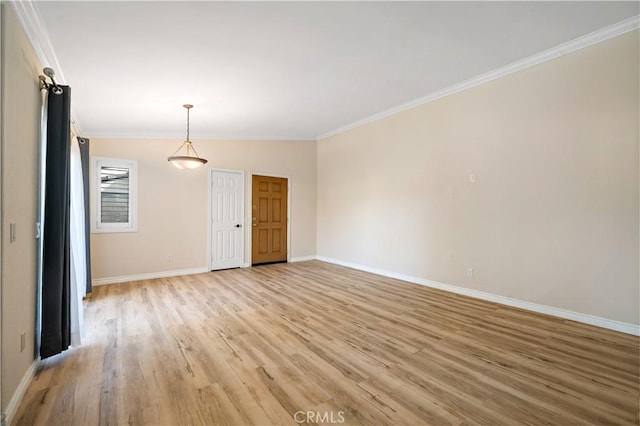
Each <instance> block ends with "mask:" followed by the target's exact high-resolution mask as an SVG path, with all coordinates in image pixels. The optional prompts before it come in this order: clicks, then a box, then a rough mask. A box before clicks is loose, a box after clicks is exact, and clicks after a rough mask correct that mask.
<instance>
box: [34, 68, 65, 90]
mask: <svg viewBox="0 0 640 426" xmlns="http://www.w3.org/2000/svg"><path fill="white" fill-rule="evenodd" d="M42 72H43V73H44V74H45V75H46V76H47V77H49V78H50V79H51V83H47V77H45V75H41V76H39V77H38V78H39V79H40V90H42V89H45V90H49V89H51V88H53V89H51V91H52V92H53V93H54V94H55V95H61V94H62V88H61V87H60V86H58V83H56V81H55V80H54V78H53V76H54V75H55V74H56V73H55V72H54V71H53V69H51V68H49V67H45V68H43V69H42Z"/></svg>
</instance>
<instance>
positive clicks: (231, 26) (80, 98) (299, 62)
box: [36, 1, 639, 140]
mask: <svg viewBox="0 0 640 426" xmlns="http://www.w3.org/2000/svg"><path fill="white" fill-rule="evenodd" d="M36 10H37V12H39V14H40V15H41V18H42V22H43V23H44V28H45V30H46V32H47V33H48V37H49V39H50V42H51V46H52V47H53V51H54V52H55V55H56V56H57V60H58V63H59V65H58V66H59V67H60V69H59V70H57V71H58V74H59V75H62V76H63V78H64V79H65V81H64V83H66V84H69V85H70V86H71V87H72V104H73V107H72V111H73V115H74V118H75V120H76V122H77V123H78V126H79V128H80V130H81V131H82V133H83V134H84V135H86V136H88V137H101V136H102V137H117V136H123V137H171V138H173V137H179V138H182V137H184V135H185V120H186V118H185V110H184V109H183V108H182V104H184V103H192V104H194V105H195V108H194V109H193V110H192V111H191V136H192V138H193V139H195V140H197V139H198V138H259V139H315V138H316V137H317V136H318V135H322V134H325V133H327V132H331V131H333V130H335V129H337V128H339V127H341V126H344V125H348V124H349V123H352V122H355V121H358V120H362V119H364V118H366V117H368V116H371V115H374V114H377V113H380V112H381V111H384V110H387V109H390V108H393V107H395V106H397V105H400V104H403V103H406V102H409V101H411V100H413V99H416V98H420V97H423V96H426V95H429V94H430V93H433V92H436V91H438V90H441V89H443V88H445V87H448V86H451V85H454V84H456V83H459V82H461V81H463V80H466V79H469V78H472V77H474V76H476V75H479V74H481V73H484V72H487V71H490V70H493V69H496V68H499V67H501V66H504V65H506V64H509V63H511V62H514V61H517V60H520V59H523V58H526V57H528V56H531V55H533V54H535V53H538V52H541V51H544V50H546V49H549V48H551V47H554V46H556V45H559V44H561V43H564V42H567V41H569V40H572V39H575V38H577V37H580V36H582V35H585V34H588V33H590V32H593V31H595V30H598V29H601V28H603V27H606V26H608V25H611V24H614V23H617V22H620V21H622V20H624V19H626V18H629V17H632V16H634V15H638V13H639V12H638V3H637V2H624V3H618V2H155V1H147V2H122V1H111V2H88V1H82V2H38V3H36Z"/></svg>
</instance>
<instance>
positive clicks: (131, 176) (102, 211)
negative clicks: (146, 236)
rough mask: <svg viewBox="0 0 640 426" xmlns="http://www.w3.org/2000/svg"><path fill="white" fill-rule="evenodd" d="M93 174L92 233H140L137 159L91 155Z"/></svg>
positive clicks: (91, 193)
mask: <svg viewBox="0 0 640 426" xmlns="http://www.w3.org/2000/svg"><path fill="white" fill-rule="evenodd" d="M90 176H91V182H90V185H91V192H90V201H91V215H92V220H91V232H92V233H110V232H137V231H138V161H137V160H124V159H120V158H107V157H91V170H90ZM113 206H116V207H113Z"/></svg>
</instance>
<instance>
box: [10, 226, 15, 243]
mask: <svg viewBox="0 0 640 426" xmlns="http://www.w3.org/2000/svg"><path fill="white" fill-rule="evenodd" d="M15 240H16V224H15V223H10V224H9V242H10V243H13V242H14V241H15Z"/></svg>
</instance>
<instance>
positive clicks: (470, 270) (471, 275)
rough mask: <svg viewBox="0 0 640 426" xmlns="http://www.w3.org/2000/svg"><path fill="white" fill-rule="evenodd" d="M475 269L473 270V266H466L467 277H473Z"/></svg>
mask: <svg viewBox="0 0 640 426" xmlns="http://www.w3.org/2000/svg"><path fill="white" fill-rule="evenodd" d="M474 272H475V271H474V270H473V268H467V277H469V278H473V273H474Z"/></svg>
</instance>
